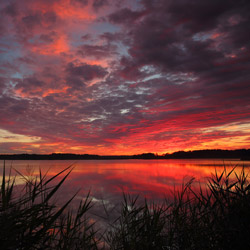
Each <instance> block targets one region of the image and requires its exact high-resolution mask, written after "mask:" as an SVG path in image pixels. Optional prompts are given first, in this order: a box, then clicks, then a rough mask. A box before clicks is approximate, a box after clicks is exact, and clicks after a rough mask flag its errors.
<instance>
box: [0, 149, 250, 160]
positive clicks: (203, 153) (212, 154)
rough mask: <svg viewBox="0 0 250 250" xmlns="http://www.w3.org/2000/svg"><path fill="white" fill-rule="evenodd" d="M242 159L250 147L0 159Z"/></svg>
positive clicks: (0, 156) (2, 156)
mask: <svg viewBox="0 0 250 250" xmlns="http://www.w3.org/2000/svg"><path fill="white" fill-rule="evenodd" d="M216 158H217V159H240V160H250V149H237V150H222V149H211V150H194V151H178V152H174V153H171V154H169V153H166V154H163V155H158V154H154V153H143V154H138V155H94V154H68V153H52V154H0V160H126V159H216Z"/></svg>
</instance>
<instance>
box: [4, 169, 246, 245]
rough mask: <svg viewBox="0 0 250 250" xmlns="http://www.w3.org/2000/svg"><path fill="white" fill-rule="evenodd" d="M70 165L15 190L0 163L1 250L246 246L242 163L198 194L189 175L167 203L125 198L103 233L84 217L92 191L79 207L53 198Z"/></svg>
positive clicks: (244, 188) (215, 179)
mask: <svg viewBox="0 0 250 250" xmlns="http://www.w3.org/2000/svg"><path fill="white" fill-rule="evenodd" d="M71 170H72V168H70V167H69V168H66V169H65V170H63V171H61V172H60V173H58V174H57V175H55V176H53V177H51V178H47V176H46V174H45V175H42V173H41V172H40V175H39V177H37V178H35V179H31V180H29V179H26V184H25V187H24V190H23V191H21V192H20V191H19V192H15V189H17V185H15V179H11V177H10V174H9V176H6V173H5V167H4V168H3V178H2V183H1V187H0V246H1V249H115V250H117V249H121V250H122V249H124V250H125V249H126V250H133V249H138V250H139V249H144V250H146V249H150V250H151V249H156V250H157V249H161V250H162V249H170V250H177V249H199V250H202V249H250V241H249V238H248V237H249V235H250V191H249V190H250V185H249V177H248V176H247V174H246V171H245V170H244V168H243V170H242V172H241V174H240V175H237V174H236V172H235V171H234V169H233V170H232V171H230V172H229V173H227V172H226V169H225V170H224V171H223V172H222V174H220V175H218V174H217V173H215V175H214V176H212V177H211V178H210V179H209V180H208V183H207V187H206V189H202V188H200V190H199V191H197V189H194V188H193V186H192V184H193V180H190V181H189V182H187V183H186V184H184V185H183V187H182V190H181V191H178V192H175V193H174V201H171V202H168V201H164V202H162V204H151V203H149V202H147V200H145V202H144V203H140V202H138V197H136V198H133V197H131V196H129V195H124V196H123V203H122V206H121V210H120V213H119V216H118V217H117V218H116V219H115V220H114V221H108V222H107V230H106V231H105V232H104V233H100V230H98V228H96V225H94V224H93V223H90V220H89V219H88V212H89V210H90V209H91V206H92V202H91V199H90V197H89V195H88V196H87V198H86V199H85V200H84V202H81V203H80V204H79V207H78V209H77V211H76V212H72V211H71V210H70V209H69V208H68V206H69V204H70V202H71V201H72V200H73V199H74V196H73V197H72V198H71V199H70V200H68V201H67V202H66V203H65V204H64V205H63V206H61V207H59V206H56V205H55V204H54V203H53V201H52V198H53V197H54V195H55V193H56V191H57V190H58V189H59V188H60V186H61V185H62V184H63V182H64V181H65V179H66V178H67V176H68V175H69V174H70V172H71ZM63 174H64V177H63V178H62V179H61V180H60V181H58V183H57V184H54V185H52V183H53V182H54V181H55V180H56V179H57V178H58V176H61V175H63ZM17 193H18V194H19V195H18V194H17Z"/></svg>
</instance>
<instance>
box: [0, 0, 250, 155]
mask: <svg viewBox="0 0 250 250" xmlns="http://www.w3.org/2000/svg"><path fill="white" fill-rule="evenodd" d="M0 9H1V10H0V12H1V15H0V19H1V22H0V23H1V24H3V23H4V25H0V26H1V27H0V30H1V31H2V33H1V34H2V36H1V38H0V53H1V58H0V74H1V77H0V91H1V95H0V110H1V114H2V116H1V118H0V129H4V130H8V131H10V132H11V133H14V134H20V135H23V136H27V137H28V136H31V137H39V138H41V140H40V141H39V142H32V143H31V142H30V143H27V142H25V141H23V144H22V142H18V143H16V144H15V143H14V142H13V143H14V144H12V142H11V144H10V143H8V145H7V144H4V145H3V143H2V145H1V147H2V148H6V150H7V151H8V150H9V151H10V152H11V151H12V152H20V151H19V150H23V151H25V150H28V152H53V151H54V150H55V148H56V149H57V151H58V152H80V153H84V152H86V153H99V154H127V153H142V152H150V151H153V152H154V151H157V152H158V153H165V152H167V151H174V150H181V149H182V150H183V149H199V148H208V147H212V148H216V147H219V146H220V147H223V148H240V147H248V146H249V139H248V138H247V135H249V121H250V112H249V105H250V104H249V95H250V89H249V87H248V85H249V81H250V73H249V72H250V56H249V55H250V53H249V52H250V45H249V40H250V37H249V32H248V27H250V14H249V13H250V4H249V3H248V1H240V2H237V3H236V2H235V1H225V0H220V1H216V2H211V1H205V2H201V1H198V0H197V1H192V2H190V1H188V0H181V1H163V0H159V1H151V0H141V1H119V3H118V1H115V2H113V1H92V0H89V1H86V0H84V1H81V0H60V1H55V0H50V1H49V0H43V1H42V0H38V1H30V0H28V1H25V3H24V1H22V0H21V1H15V0H13V1H9V2H4V3H2V4H1V5H0ZM234 126H236V128H237V129H236V130H233V131H231V132H230V131H228V128H231V130H232V127H234ZM226 128H227V129H226ZM248 137H249V136H248ZM5 152H6V151H5ZM0 153H1V152H0Z"/></svg>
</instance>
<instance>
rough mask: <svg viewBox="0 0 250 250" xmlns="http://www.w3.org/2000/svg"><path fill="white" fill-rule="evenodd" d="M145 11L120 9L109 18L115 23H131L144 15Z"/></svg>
mask: <svg viewBox="0 0 250 250" xmlns="http://www.w3.org/2000/svg"><path fill="white" fill-rule="evenodd" d="M143 15H144V12H140V11H133V10H131V9H129V8H124V9H120V10H118V11H117V12H114V13H112V14H110V15H109V16H108V20H109V21H110V22H112V23H115V24H131V23H133V22H135V21H136V20H137V19H138V18H140V17H142V16H143Z"/></svg>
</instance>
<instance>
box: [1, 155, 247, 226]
mask: <svg viewBox="0 0 250 250" xmlns="http://www.w3.org/2000/svg"><path fill="white" fill-rule="evenodd" d="M5 164H6V172H7V173H8V172H9V170H10V168H11V167H12V175H13V176H14V175H16V176H17V177H16V184H19V186H20V187H22V184H23V183H24V181H23V178H22V177H20V176H19V175H18V174H17V172H16V171H15V170H17V171H19V172H20V173H22V174H23V176H24V177H25V178H34V176H37V175H39V169H41V170H42V173H44V174H45V173H46V172H48V173H47V177H48V178H49V177H52V176H54V175H56V174H57V173H59V172H60V171H62V170H63V169H65V168H66V167H68V166H70V165H72V168H73V170H72V172H71V173H70V175H69V176H68V178H67V179H66V181H65V182H64V184H63V185H62V187H61V188H60V189H59V191H57V195H56V201H55V202H56V204H58V205H59V206H60V205H61V204H63V203H65V202H66V201H67V200H69V199H70V198H71V197H72V196H73V195H74V194H75V193H76V192H77V191H78V193H77V196H76V197H75V199H74V200H73V202H71V206H70V207H71V208H73V209H74V208H76V207H78V204H79V202H80V201H81V200H84V199H85V198H86V196H87V194H88V192H90V197H91V198H92V204H93V208H92V209H91V210H90V217H91V218H92V219H93V220H94V221H98V222H100V218H101V220H103V219H105V220H106V219H107V220H108V221H114V219H115V218H116V216H117V215H119V211H120V210H119V209H120V204H121V201H122V194H123V193H125V194H130V195H131V196H137V195H139V199H138V201H139V202H140V201H143V200H144V198H145V197H146V198H147V200H148V201H151V202H152V201H153V202H155V203H160V202H161V201H162V200H163V199H168V200H170V201H171V199H172V197H173V196H172V193H173V191H174V190H180V189H181V187H182V185H183V183H187V182H188V181H189V180H191V179H192V178H195V182H194V186H195V185H197V186H198V187H199V185H201V186H203V187H204V186H205V185H206V183H207V178H208V177H211V174H214V173H215V170H216V171H217V173H221V172H222V171H223V170H224V168H225V167H226V169H227V171H228V172H229V171H230V170H231V169H232V168H233V167H235V166H236V169H235V171H236V173H238V174H240V172H241V170H242V165H243V164H244V165H245V167H246V168H247V169H246V172H248V169H249V167H250V161H245V162H242V161H239V160H237V159H230V160H224V161H223V160H218V159H209V160H204V159H202V160H200V159H199V160H197V159H194V160H186V159H185V160H184V159H182V160H162V159H161V160H80V161H65V160H61V161H59V160H58V161H57V160H53V161H45V160H43V161H21V160H18V161H6V162H5ZM2 169H3V161H0V177H1V175H2ZM61 178H62V177H61ZM59 180H60V178H59V179H58V180H57V182H58V181H59ZM106 211H107V213H106ZM107 216H108V218H107ZM97 217H98V218H97ZM103 225H105V223H101V222H100V223H99V228H101V227H103V230H104V229H105V226H103Z"/></svg>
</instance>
